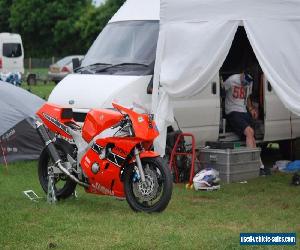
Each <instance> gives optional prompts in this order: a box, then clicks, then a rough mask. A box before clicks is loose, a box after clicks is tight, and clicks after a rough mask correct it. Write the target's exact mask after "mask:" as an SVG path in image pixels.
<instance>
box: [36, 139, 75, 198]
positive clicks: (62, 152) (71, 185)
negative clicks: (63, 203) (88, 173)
mask: <svg viewBox="0 0 300 250" xmlns="http://www.w3.org/2000/svg"><path fill="white" fill-rule="evenodd" d="M55 148H56V149H57V151H58V153H59V156H60V157H61V159H62V162H64V161H66V160H67V154H69V155H71V156H72V154H73V147H72V145H70V144H69V143H67V142H65V141H63V140H59V139H58V140H57V141H56V142H55ZM51 165H53V162H52V159H51V157H50V155H49V153H48V151H47V149H46V148H44V150H43V151H42V153H41V155H40V158H39V163H38V177H39V181H40V184H41V186H42V188H43V190H44V192H45V193H47V191H48V167H49V166H51ZM75 188H76V183H75V182H74V181H72V180H71V179H69V178H67V177H66V176H65V175H64V174H59V175H56V176H55V178H54V190H55V194H56V198H57V199H66V198H68V197H70V196H71V195H72V194H73V192H74V190H75Z"/></svg>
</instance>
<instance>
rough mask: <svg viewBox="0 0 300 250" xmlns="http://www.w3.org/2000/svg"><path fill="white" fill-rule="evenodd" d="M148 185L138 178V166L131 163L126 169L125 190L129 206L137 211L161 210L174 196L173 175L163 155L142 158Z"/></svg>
mask: <svg viewBox="0 0 300 250" xmlns="http://www.w3.org/2000/svg"><path fill="white" fill-rule="evenodd" d="M141 161H142V165H143V169H144V173H145V178H146V185H143V183H142V181H141V180H140V179H139V180H137V179H136V176H137V172H136V169H137V167H136V166H135V164H130V165H128V166H126V167H125V169H124V171H125V172H124V190H125V196H126V200H127V202H128V204H129V206H130V207H131V208H132V209H133V210H134V211H136V212H141V211H143V212H148V213H152V212H161V211H163V210H164V209H165V208H166V207H167V205H168V204H169V201H170V199H171V196H172V188H173V182H172V175H171V172H170V170H169V168H168V166H167V164H166V162H165V161H164V160H163V159H162V158H161V157H156V158H143V159H141Z"/></svg>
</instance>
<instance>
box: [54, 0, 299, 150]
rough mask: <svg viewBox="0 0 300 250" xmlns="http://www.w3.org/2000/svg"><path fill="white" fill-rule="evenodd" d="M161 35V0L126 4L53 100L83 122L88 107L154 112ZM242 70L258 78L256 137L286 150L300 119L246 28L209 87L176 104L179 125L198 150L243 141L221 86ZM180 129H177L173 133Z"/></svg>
mask: <svg viewBox="0 0 300 250" xmlns="http://www.w3.org/2000/svg"><path fill="white" fill-rule="evenodd" d="M158 33H159V0H151V1H149V0H128V1H127V2H126V3H125V4H124V5H123V7H121V9H120V10H119V11H118V12H117V13H116V14H115V16H114V17H113V18H112V19H111V20H110V21H109V23H108V24H107V26H106V27H105V28H104V29H103V31H102V32H101V33H100V35H99V36H98V38H97V39H96V40H95V42H94V43H93V45H92V47H91V48H90V49H89V51H88V53H87V54H86V56H85V58H84V60H83V62H82V65H81V68H79V70H77V74H71V75H68V76H67V77H66V78H64V79H63V80H62V81H61V82H60V83H59V84H58V85H57V86H56V87H55V88H54V90H53V91H52V93H51V95H50V97H49V101H50V102H53V103H57V104H60V105H63V106H69V107H72V108H73V111H74V114H75V119H77V120H79V121H80V120H81V121H83V119H84V117H85V113H86V112H87V111H88V109H90V108H94V107H111V102H112V100H117V101H119V102H121V103H122V104H125V105H131V104H132V102H133V101H135V100H140V102H142V103H143V104H144V105H147V106H148V107H151V88H152V86H151V84H152V81H153V72H154V62H155V54H156V44H157V39H158ZM241 50H243V53H244V55H243V61H242V62H241V60H240V55H241ZM241 65H242V66H243V67H247V68H250V69H251V73H252V75H253V76H254V78H255V83H254V89H253V98H254V100H255V101H256V103H257V106H258V109H259V111H260V116H259V119H258V121H257V122H256V125H255V132H256V138H257V139H258V141H260V142H261V143H264V142H270V141H280V142H281V146H282V147H283V148H285V147H286V146H288V145H289V143H287V142H288V140H291V139H294V138H297V137H299V136H300V119H299V117H296V116H294V115H292V114H291V113H290V112H289V111H288V110H287V109H286V108H285V107H284V106H283V104H282V103H281V101H280V100H279V98H278V97H277V96H276V95H275V93H274V91H273V90H272V87H271V85H270V84H269V83H268V82H267V80H266V79H265V77H264V74H263V72H262V70H261V68H260V66H259V64H258V61H257V59H256V57H255V55H254V53H253V51H252V48H251V46H250V44H249V41H248V39H247V36H246V33H245V31H244V28H243V27H239V29H238V32H237V33H236V36H235V39H234V42H233V44H232V48H231V50H230V52H229V54H228V56H227V59H226V61H225V62H224V64H223V66H222V68H221V69H220V71H219V74H218V75H216V76H215V79H214V80H213V81H212V82H211V84H210V85H208V86H207V87H206V88H205V89H204V90H203V91H202V92H201V93H200V94H198V95H196V96H194V97H192V98H190V97H189V98H185V99H176V100H173V101H174V113H175V118H176V120H177V121H178V124H179V126H180V127H181V129H182V130H183V131H188V132H192V133H194V134H195V136H196V140H197V143H198V145H199V144H203V143H204V142H206V141H218V140H222V141H236V140H239V138H238V137H237V136H236V135H235V134H234V133H232V130H231V128H230V127H228V125H226V118H225V116H224V95H223V94H222V88H221V81H222V80H225V79H226V78H227V77H228V76H230V75H231V74H234V73H237V72H239V71H240V70H241V68H240V67H241ZM176 129H177V125H176V124H174V125H173V126H172V127H170V128H169V131H171V130H176ZM287 152H288V150H287Z"/></svg>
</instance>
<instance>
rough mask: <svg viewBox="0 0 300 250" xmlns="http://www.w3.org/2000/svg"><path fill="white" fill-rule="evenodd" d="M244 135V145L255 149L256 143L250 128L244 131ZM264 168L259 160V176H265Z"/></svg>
mask: <svg viewBox="0 0 300 250" xmlns="http://www.w3.org/2000/svg"><path fill="white" fill-rule="evenodd" d="M244 135H245V136H246V145H247V147H249V148H256V141H255V137H254V130H253V128H251V127H250V126H248V127H246V128H245V130H244ZM265 174H266V173H265V166H264V164H263V162H262V160H261V158H260V175H265Z"/></svg>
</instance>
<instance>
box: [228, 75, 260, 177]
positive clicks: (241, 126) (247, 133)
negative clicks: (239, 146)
mask: <svg viewBox="0 0 300 250" xmlns="http://www.w3.org/2000/svg"><path fill="white" fill-rule="evenodd" d="M223 85H224V88H225V92H226V97H225V114H226V119H227V121H228V123H229V125H230V126H231V128H232V129H233V131H234V132H235V133H236V134H237V135H238V136H239V137H240V138H241V139H246V145H247V147H250V148H256V141H255V133H254V129H253V127H254V124H253V123H254V120H256V119H257V118H258V110H257V109H256V108H255V107H254V105H253V103H252V101H251V98H250V95H251V94H252V87H253V78H252V76H251V75H250V74H248V73H245V72H242V73H241V74H234V75H231V76H230V77H229V78H228V79H227V80H226V81H225V82H224V83H223ZM253 119H254V120H253ZM262 169H264V165H263V163H262V162H261V172H263V171H262Z"/></svg>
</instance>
